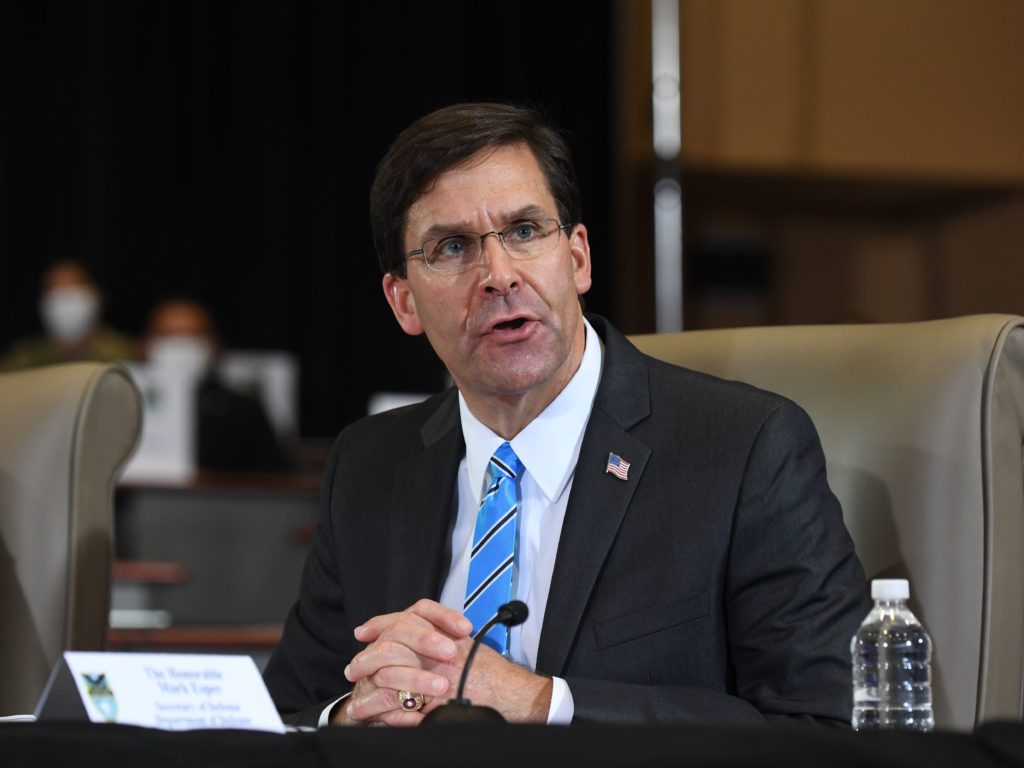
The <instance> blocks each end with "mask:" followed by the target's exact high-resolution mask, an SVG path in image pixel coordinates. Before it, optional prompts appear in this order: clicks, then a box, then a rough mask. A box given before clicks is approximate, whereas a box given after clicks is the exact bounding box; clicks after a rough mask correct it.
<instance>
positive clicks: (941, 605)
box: [632, 315, 1024, 729]
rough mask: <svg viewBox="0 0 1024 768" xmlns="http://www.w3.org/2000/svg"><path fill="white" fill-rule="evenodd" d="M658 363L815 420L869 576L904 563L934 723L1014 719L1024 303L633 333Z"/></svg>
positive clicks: (1023, 632) (900, 571)
mask: <svg viewBox="0 0 1024 768" xmlns="http://www.w3.org/2000/svg"><path fill="white" fill-rule="evenodd" d="M632 341H633V342H634V343H635V344H636V345H637V346H638V347H639V348H640V349H641V350H643V351H645V352H647V353H648V354H651V355H653V356H654V357H657V358H661V359H663V360H666V361H668V362H671V363H675V364H678V365H683V366H686V367H688V368H693V369H696V370H699V371H705V372H707V373H711V374H714V375H716V376H720V377H722V378H727V379H737V380H740V381H745V382H748V383H751V384H754V385H756V386H758V387H761V388H763V389H767V390H772V391H774V392H778V393H780V394H783V395H785V396H787V397H789V398H791V399H792V400H794V401H796V402H797V403H799V404H800V405H801V406H803V407H804V408H805V409H806V410H807V412H808V413H809V414H810V415H811V418H812V419H813V420H814V422H815V424H816V425H817V427H818V431H819V433H820V435H821V440H822V445H823V447H824V450H825V456H826V460H827V464H828V477H829V483H830V484H831V486H832V489H833V490H834V491H835V493H836V495H837V496H838V497H839V500H840V502H841V503H842V505H843V511H844V515H845V519H846V525H847V527H848V528H849V529H850V533H851V534H852V536H853V539H854V542H855V543H856V547H857V553H858V555H859V556H860V559H861V562H862V563H863V564H864V569H865V571H866V572H867V575H868V578H869V579H871V578H876V577H882V578H884V577H890V578H893V577H895V578H909V579H910V590H911V607H912V608H913V610H914V611H915V613H916V614H917V616H918V618H919V619H921V621H922V622H923V623H924V625H925V627H926V628H927V629H928V630H929V632H930V634H931V636H932V641H933V648H934V657H933V693H934V697H935V710H936V722H937V724H938V725H939V726H940V727H953V728H965V729H969V728H973V727H974V725H975V724H976V723H978V722H981V721H982V720H987V719H994V718H1006V717H1008V718H1013V719H1020V717H1021V713H1022V709H1021V691H1022V682H1024V668H1022V652H1024V557H1022V556H1021V548H1022V544H1024V469H1022V445H1024V318H1021V317H1017V316H1012V315H977V316H970V317H959V318H952V319H947V320H935V321H930V322H922V323H900V324H870V325H835V326H832V325H828V326H826V325H822V326H779V327H764V328H740V329H728V330H713V331H686V332H682V333H667V334H652V335H646V336H634V337H633V338H632Z"/></svg>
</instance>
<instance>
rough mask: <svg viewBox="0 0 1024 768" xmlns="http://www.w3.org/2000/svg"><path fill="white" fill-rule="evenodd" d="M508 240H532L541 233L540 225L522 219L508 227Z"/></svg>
mask: <svg viewBox="0 0 1024 768" xmlns="http://www.w3.org/2000/svg"><path fill="white" fill-rule="evenodd" d="M506 231H507V233H508V234H507V235H506V236H505V239H506V240H532V239H533V238H535V237H536V236H537V235H538V234H540V226H538V224H537V223H536V222H533V221H520V222H517V223H516V224H513V225H512V226H511V227H509V228H508V230H506Z"/></svg>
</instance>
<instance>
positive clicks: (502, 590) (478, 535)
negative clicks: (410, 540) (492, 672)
mask: <svg viewBox="0 0 1024 768" xmlns="http://www.w3.org/2000/svg"><path fill="white" fill-rule="evenodd" d="M522 471H523V464H522V462H521V461H519V457H518V456H516V454H515V451H513V450H512V446H511V445H509V444H508V443H502V444H501V445H500V446H499V447H498V450H496V451H495V452H494V455H493V456H491V463H490V475H491V479H490V486H488V488H487V493H485V494H484V500H483V501H482V502H481V503H480V510H479V511H478V512H477V516H476V527H475V528H474V529H473V551H472V553H471V554H470V556H469V579H468V580H467V582H466V602H465V605H464V607H463V613H464V614H465V616H466V618H467V619H469V620H470V621H471V622H473V628H474V631H475V630H479V629H480V628H481V627H482V626H483V625H484V624H486V623H487V622H488V621H489V620H490V619H491V617H492V616H494V614H495V613H497V612H498V608H500V607H501V606H502V605H504V604H505V603H507V602H508V601H509V600H511V599H512V597H513V595H512V565H513V563H514V562H515V555H516V517H517V513H518V511H519V484H518V483H517V482H516V479H517V478H518V477H519V476H520V475H521V474H522ZM508 631H509V630H508V627H506V626H505V625H504V624H498V625H497V626H495V627H492V628H491V630H490V631H489V632H488V633H487V634H486V635H485V636H484V638H483V642H484V643H486V644H487V645H489V646H491V648H493V649H494V650H496V651H498V652H499V653H506V652H507V651H508Z"/></svg>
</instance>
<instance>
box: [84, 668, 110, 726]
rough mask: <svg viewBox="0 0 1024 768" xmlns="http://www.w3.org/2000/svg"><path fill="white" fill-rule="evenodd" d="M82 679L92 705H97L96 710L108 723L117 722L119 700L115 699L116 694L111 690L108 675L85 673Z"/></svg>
mask: <svg viewBox="0 0 1024 768" xmlns="http://www.w3.org/2000/svg"><path fill="white" fill-rule="evenodd" d="M82 679H83V680H85V690H86V691H87V692H88V694H89V698H90V699H92V703H93V704H95V705H96V709H98V710H99V711H100V714H101V715H103V718H104V719H105V720H106V721H107V722H108V723H113V722H116V721H117V700H116V699H115V698H114V692H113V691H112V690H110V684H109V683H108V682H107V675H106V673H105V672H100V673H99V674H98V675H90V674H86V673H84V672H83V673H82Z"/></svg>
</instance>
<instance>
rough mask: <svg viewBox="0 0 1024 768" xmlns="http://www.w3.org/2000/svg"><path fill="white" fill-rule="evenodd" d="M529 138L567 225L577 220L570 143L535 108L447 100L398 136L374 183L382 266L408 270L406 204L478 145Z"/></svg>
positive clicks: (375, 222)
mask: <svg viewBox="0 0 1024 768" xmlns="http://www.w3.org/2000/svg"><path fill="white" fill-rule="evenodd" d="M511 144H525V145H526V146H528V147H529V148H530V150H531V151H532V152H533V154H534V157H536V158H537V162H538V164H539V165H540V168H541V171H542V172H543V173H544V177H545V178H546V180H547V184H548V189H549V190H550V192H551V196H552V197H554V199H555V203H556V205H557V206H558V216H559V220H560V223H562V224H577V223H579V221H580V202H579V189H578V187H577V184H576V171H575V169H574V167H573V164H572V157H571V155H570V152H569V145H568V143H567V142H566V140H565V138H564V136H563V135H562V134H561V132H560V131H559V130H558V129H557V128H555V127H554V126H553V125H551V124H549V123H548V122H547V121H546V120H545V119H544V118H543V117H541V115H540V114H539V113H538V112H537V111H536V110H534V109H530V108H527V107H519V106H513V105H511V104H496V103H467V104H455V105H453V106H449V107H444V108H442V109H439V110H437V111H435V112H431V113H430V114H428V115H426V116H424V117H421V118H420V119H419V120H417V121H416V122H414V123H413V124H412V125H410V126H409V127H408V128H406V129H405V130H404V131H402V133H401V134H399V136H398V138H397V139H395V141H394V143H393V144H392V145H391V147H390V149H388V151H387V153H386V154H385V155H384V157H383V158H382V159H381V161H380V164H379V165H378V166H377V175H376V177H375V178H374V182H373V187H372V188H371V189H370V223H371V226H372V228H373V243H374V246H375V247H376V249H377V259H378V261H379V262H380V267H381V269H382V270H383V271H384V272H385V273H391V274H393V275H396V276H398V277H405V276H406V271H405V244H404V235H405V225H406V217H407V215H408V212H409V208H410V207H412V204H413V203H415V202H416V200H417V199H418V198H419V197H420V196H421V195H423V194H424V193H426V192H427V191H428V190H429V189H430V187H431V186H432V185H433V184H434V182H435V181H436V180H437V178H438V177H439V176H440V175H441V174H443V173H444V172H445V171H448V170H450V169H451V168H454V167H456V166H458V165H460V164H461V163H463V162H465V161H466V160H468V159H469V158H470V157H472V156H473V155H475V154H476V153H478V152H480V151H481V150H484V149H487V148H489V147H491V148H498V147H501V146H508V145H511Z"/></svg>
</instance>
